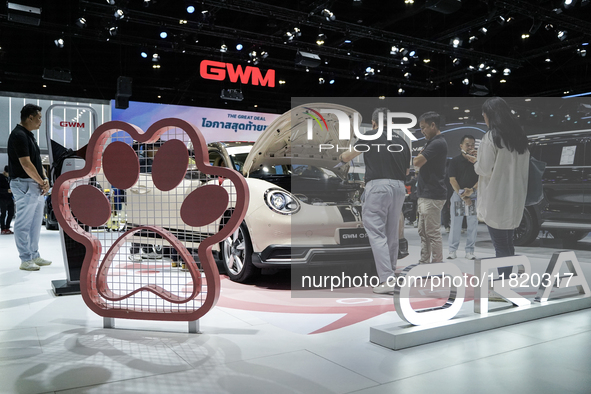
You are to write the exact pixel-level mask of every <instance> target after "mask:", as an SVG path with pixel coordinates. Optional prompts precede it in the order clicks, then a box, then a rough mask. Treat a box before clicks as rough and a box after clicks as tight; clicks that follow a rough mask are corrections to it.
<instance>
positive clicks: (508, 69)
mask: <svg viewBox="0 0 591 394" xmlns="http://www.w3.org/2000/svg"><path fill="white" fill-rule="evenodd" d="M503 75H511V69H510V68H506V69H504V70H503Z"/></svg>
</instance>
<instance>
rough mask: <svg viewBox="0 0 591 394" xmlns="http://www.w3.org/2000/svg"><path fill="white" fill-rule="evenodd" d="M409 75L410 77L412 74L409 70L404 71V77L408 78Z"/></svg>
mask: <svg viewBox="0 0 591 394" xmlns="http://www.w3.org/2000/svg"><path fill="white" fill-rule="evenodd" d="M410 77H412V74H411V73H409V72H406V73H404V78H406V79H409V78H410Z"/></svg>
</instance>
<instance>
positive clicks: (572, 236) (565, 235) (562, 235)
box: [550, 229, 589, 247]
mask: <svg viewBox="0 0 591 394" xmlns="http://www.w3.org/2000/svg"><path fill="white" fill-rule="evenodd" d="M550 234H552V236H553V237H554V238H557V239H562V242H563V243H564V244H565V247H567V246H566V245H574V244H575V243H577V241H580V240H582V239H583V238H585V237H586V236H587V234H589V232H588V231H581V230H566V229H556V230H550Z"/></svg>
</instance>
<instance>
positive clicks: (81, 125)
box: [60, 122, 84, 127]
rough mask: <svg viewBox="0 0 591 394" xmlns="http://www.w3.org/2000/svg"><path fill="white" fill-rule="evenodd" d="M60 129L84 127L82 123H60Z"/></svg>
mask: <svg viewBox="0 0 591 394" xmlns="http://www.w3.org/2000/svg"><path fill="white" fill-rule="evenodd" d="M60 126H61V127H84V123H78V122H60Z"/></svg>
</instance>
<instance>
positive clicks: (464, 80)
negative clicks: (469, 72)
mask: <svg viewBox="0 0 591 394" xmlns="http://www.w3.org/2000/svg"><path fill="white" fill-rule="evenodd" d="M462 83H463V84H464V85H470V80H469V79H468V78H464V79H463V80H462Z"/></svg>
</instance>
